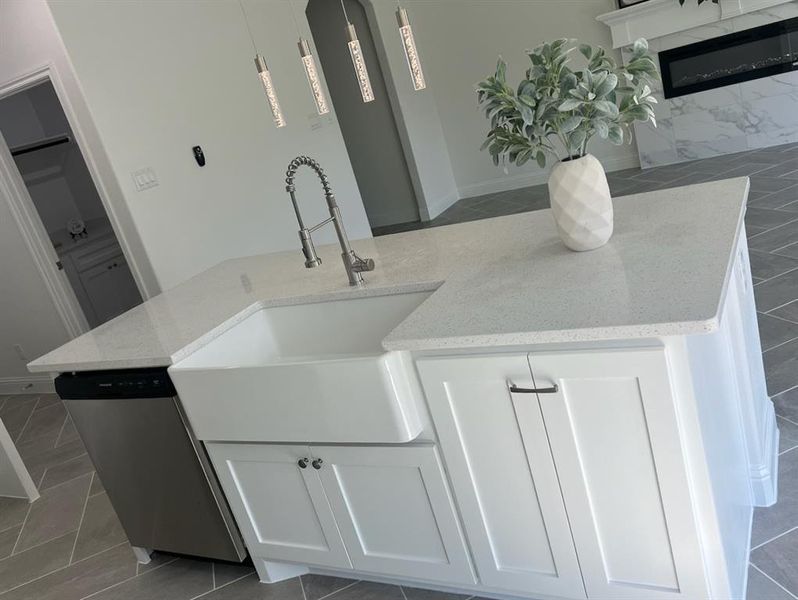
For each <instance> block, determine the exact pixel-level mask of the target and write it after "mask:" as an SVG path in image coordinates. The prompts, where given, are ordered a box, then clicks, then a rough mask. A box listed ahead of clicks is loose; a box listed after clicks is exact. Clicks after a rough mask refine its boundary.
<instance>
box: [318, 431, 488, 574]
mask: <svg viewBox="0 0 798 600" xmlns="http://www.w3.org/2000/svg"><path fill="white" fill-rule="evenodd" d="M311 451H312V453H313V456H314V459H321V460H322V462H321V463H314V466H318V467H320V468H319V469H318V473H319V476H320V477H321V480H322V483H323V484H324V490H325V492H326V493H327V496H328V498H329V500H330V504H331V506H332V509H333V513H334V514H335V517H336V520H337V522H338V525H339V527H340V529H341V534H342V535H343V538H344V541H345V543H346V547H347V549H348V551H349V556H350V557H351V559H352V565H353V566H354V568H355V570H357V571H367V572H370V573H379V574H381V575H394V576H399V577H410V578H414V579H426V580H428V581H439V582H442V583H448V584H451V585H455V584H459V583H463V584H473V583H474V581H475V580H474V573H473V570H472V568H471V562H470V560H469V558H468V551H467V549H466V544H465V540H464V539H463V535H462V533H461V532H460V527H459V525H458V522H457V517H456V516H455V510H454V506H453V504H452V499H451V497H450V496H449V491H448V489H447V487H446V483H445V477H444V473H443V467H442V466H441V463H440V460H439V458H438V454H437V452H436V450H435V448H434V447H433V446H412V447H410V446H409V447H373V446H372V447H341V446H313V447H312V448H311Z"/></svg>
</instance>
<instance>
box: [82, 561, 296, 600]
mask: <svg viewBox="0 0 798 600" xmlns="http://www.w3.org/2000/svg"><path fill="white" fill-rule="evenodd" d="M175 560H177V559H175ZM173 562H174V561H173ZM211 564H213V563H211ZM153 570H154V569H153ZM148 572H149V571H148ZM253 575H257V573H255V572H252V573H247V574H246V575H242V576H241V577H237V578H235V579H233V580H232V581H228V582H227V583H225V584H224V585H220V586H219V587H218V588H214V589H212V590H208V591H207V592H202V593H201V594H200V595H199V596H192V597H191V598H189V600H198V599H199V598H202V597H203V596H207V595H208V594H212V593H213V592H215V591H216V590H223V589H224V588H226V587H227V586H228V585H233V584H234V583H236V582H238V581H241V580H242V579H246V578H247V577H252V576H253ZM299 579H300V585H302V579H301V577H300V578H299ZM122 583H124V582H122ZM264 585H266V584H264ZM106 589H108V588H106ZM100 591H101V592H102V591H105V590H100ZM97 593H99V592H97ZM303 593H304V591H303ZM86 598H89V596H86V597H85V598H81V600H86Z"/></svg>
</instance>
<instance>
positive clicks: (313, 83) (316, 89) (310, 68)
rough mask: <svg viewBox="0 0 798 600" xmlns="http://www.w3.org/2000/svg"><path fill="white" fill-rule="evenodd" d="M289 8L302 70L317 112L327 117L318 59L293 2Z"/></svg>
mask: <svg viewBox="0 0 798 600" xmlns="http://www.w3.org/2000/svg"><path fill="white" fill-rule="evenodd" d="M288 6H290V7H291V18H292V19H293V20H294V28H295V29H296V32H297V35H299V57H300V58H301V59H302V68H304V69H305V77H307V79H308V85H309V86H310V93H311V95H312V96H313V103H314V104H315V105H316V112H317V113H319V115H326V114H327V113H329V112H330V105H329V104H328V103H327V96H326V95H325V93H324V87H323V86H322V85H321V78H320V77H319V70H318V69H317V68H316V59H315V58H313V53H312V52H311V51H310V44H309V43H308V41H307V40H306V39H305V38H303V37H302V33H301V32H300V29H299V22H298V21H297V20H296V15H295V14H294V3H293V2H292V1H291V0H288Z"/></svg>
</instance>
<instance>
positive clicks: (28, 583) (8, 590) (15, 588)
mask: <svg viewBox="0 0 798 600" xmlns="http://www.w3.org/2000/svg"><path fill="white" fill-rule="evenodd" d="M70 533H72V532H71V531H70ZM67 535H69V534H64V535H63V536H61V537H65V536H67ZM55 539H58V538H55ZM50 541H53V540H50ZM44 543H45V544H46V543H47V542H44ZM124 544H127V542H120V543H119V544H116V545H115V546H111V547H110V548H106V549H105V550H100V551H99V552H95V553H94V554H90V555H89V556H87V557H86V558H81V559H80V560H79V561H78V562H76V563H75V564H76V565H79V564H80V563H82V562H83V561H85V560H89V559H91V558H94V557H95V556H99V555H100V554H103V553H105V552H110V551H111V550H113V549H115V548H118V547H119V546H122V545H124ZM41 545H42V544H39V546H41ZM36 547H37V546H32V548H36ZM71 566H72V565H64V566H63V567H58V568H57V569H53V570H52V571H48V572H47V573H44V574H43V575H39V576H38V577H35V578H33V579H31V580H30V581H26V582H25V583H20V584H19V585H16V586H14V587H12V588H10V589H7V590H6V591H4V592H2V593H0V597H2V596H4V595H5V594H7V593H9V592H13V591H14V590H18V589H19V588H21V587H24V586H26V585H30V584H31V583H34V582H36V581H39V580H40V579H44V578H45V577H48V576H50V575H52V574H53V573H58V572H59V571H63V570H64V569H68V568H69V567H71Z"/></svg>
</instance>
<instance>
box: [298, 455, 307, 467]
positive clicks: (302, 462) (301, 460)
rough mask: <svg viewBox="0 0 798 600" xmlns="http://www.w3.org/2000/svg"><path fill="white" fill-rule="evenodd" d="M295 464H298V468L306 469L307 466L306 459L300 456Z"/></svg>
mask: <svg viewBox="0 0 798 600" xmlns="http://www.w3.org/2000/svg"><path fill="white" fill-rule="evenodd" d="M296 464H298V465H299V468H300V469H307V467H308V459H307V458H300V459H299V460H298V461H296Z"/></svg>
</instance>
